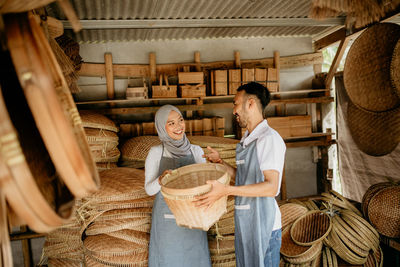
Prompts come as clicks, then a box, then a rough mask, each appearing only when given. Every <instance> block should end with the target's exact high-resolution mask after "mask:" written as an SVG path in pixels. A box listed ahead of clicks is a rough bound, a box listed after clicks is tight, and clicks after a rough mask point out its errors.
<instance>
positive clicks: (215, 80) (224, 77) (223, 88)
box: [211, 70, 228, 95]
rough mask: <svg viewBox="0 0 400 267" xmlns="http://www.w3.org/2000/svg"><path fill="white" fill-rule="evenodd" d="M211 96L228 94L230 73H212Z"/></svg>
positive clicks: (219, 71) (215, 71)
mask: <svg viewBox="0 0 400 267" xmlns="http://www.w3.org/2000/svg"><path fill="white" fill-rule="evenodd" d="M211 94H212V95H227V94H228V71H227V70H213V71H211Z"/></svg>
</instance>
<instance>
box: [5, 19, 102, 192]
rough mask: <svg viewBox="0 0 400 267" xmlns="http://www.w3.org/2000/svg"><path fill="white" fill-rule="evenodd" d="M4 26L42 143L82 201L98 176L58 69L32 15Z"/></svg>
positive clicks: (67, 182)
mask: <svg viewBox="0 0 400 267" xmlns="http://www.w3.org/2000/svg"><path fill="white" fill-rule="evenodd" d="M5 22H6V25H7V26H6V29H7V30H6V33H7V39H8V47H9V49H10V53H11V57H12V60H13V62H14V66H15V69H16V72H17V75H18V78H19V80H20V83H21V86H22V87H23V89H24V93H25V96H26V99H27V102H28V104H29V106H30V109H31V111H32V114H33V117H34V119H35V121H36V124H37V127H38V129H39V131H40V134H41V135H42V137H43V141H44V143H45V145H46V147H47V149H48V152H49V154H50V156H51V158H52V160H53V163H54V165H55V167H56V169H57V171H58V172H59V174H60V176H61V177H62V178H63V180H64V181H65V183H66V184H67V186H68V187H69V188H70V189H71V191H72V192H73V194H74V195H75V196H77V197H84V196H86V195H88V194H89V193H90V192H93V191H95V190H97V188H98V184H99V176H98V172H97V169H96V166H95V164H94V162H93V159H92V157H91V154H90V150H89V146H88V144H87V141H86V138H85V134H84V131H83V127H82V125H81V121H80V117H79V113H78V112H77V110H76V106H75V104H74V103H73V99H72V97H71V95H70V93H69V91H68V88H65V86H66V82H65V79H64V77H63V76H62V74H60V73H62V72H61V70H60V67H59V65H58V64H57V63H56V59H55V57H54V54H53V53H52V51H51V48H50V46H49V43H48V42H47V39H46V38H45V36H44V33H43V31H42V30H41V28H40V26H39V25H38V24H37V22H36V20H35V19H34V18H33V17H29V18H27V17H26V14H21V15H18V16H14V17H9V18H8V19H6V21H5ZM55 78H56V79H55Z"/></svg>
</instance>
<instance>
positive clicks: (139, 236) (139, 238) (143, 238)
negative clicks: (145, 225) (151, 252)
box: [107, 229, 150, 246]
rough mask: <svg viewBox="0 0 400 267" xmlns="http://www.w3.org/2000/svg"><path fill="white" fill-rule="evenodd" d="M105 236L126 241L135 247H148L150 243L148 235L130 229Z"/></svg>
mask: <svg viewBox="0 0 400 267" xmlns="http://www.w3.org/2000/svg"><path fill="white" fill-rule="evenodd" d="M107 235H109V236H112V237H115V238H119V239H122V240H126V241H129V242H132V243H135V244H137V245H142V246H148V245H149V242H150V235H149V234H148V233H146V232H139V231H135V230H130V229H123V230H119V231H115V232H111V233H108V234H107Z"/></svg>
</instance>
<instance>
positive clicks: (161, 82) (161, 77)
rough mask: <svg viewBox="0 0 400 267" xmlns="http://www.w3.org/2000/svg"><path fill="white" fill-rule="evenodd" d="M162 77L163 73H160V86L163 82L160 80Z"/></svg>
mask: <svg viewBox="0 0 400 267" xmlns="http://www.w3.org/2000/svg"><path fill="white" fill-rule="evenodd" d="M162 77H163V75H162V74H160V86H162V83H163V82H162V79H163V78H162Z"/></svg>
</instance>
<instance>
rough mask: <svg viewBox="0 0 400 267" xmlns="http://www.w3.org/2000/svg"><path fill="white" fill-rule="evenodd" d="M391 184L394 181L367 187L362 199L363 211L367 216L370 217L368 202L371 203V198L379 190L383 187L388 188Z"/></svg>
mask: <svg viewBox="0 0 400 267" xmlns="http://www.w3.org/2000/svg"><path fill="white" fill-rule="evenodd" d="M391 185H392V183H390V182H382V183H377V184H373V185H371V186H370V187H369V188H368V189H367V191H366V192H365V194H364V195H363V198H362V201H361V204H362V205H361V207H362V212H363V214H364V217H365V218H368V204H369V201H370V200H371V198H372V197H373V196H374V195H375V194H376V193H377V192H379V191H380V190H381V189H383V188H386V187H388V186H391Z"/></svg>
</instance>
